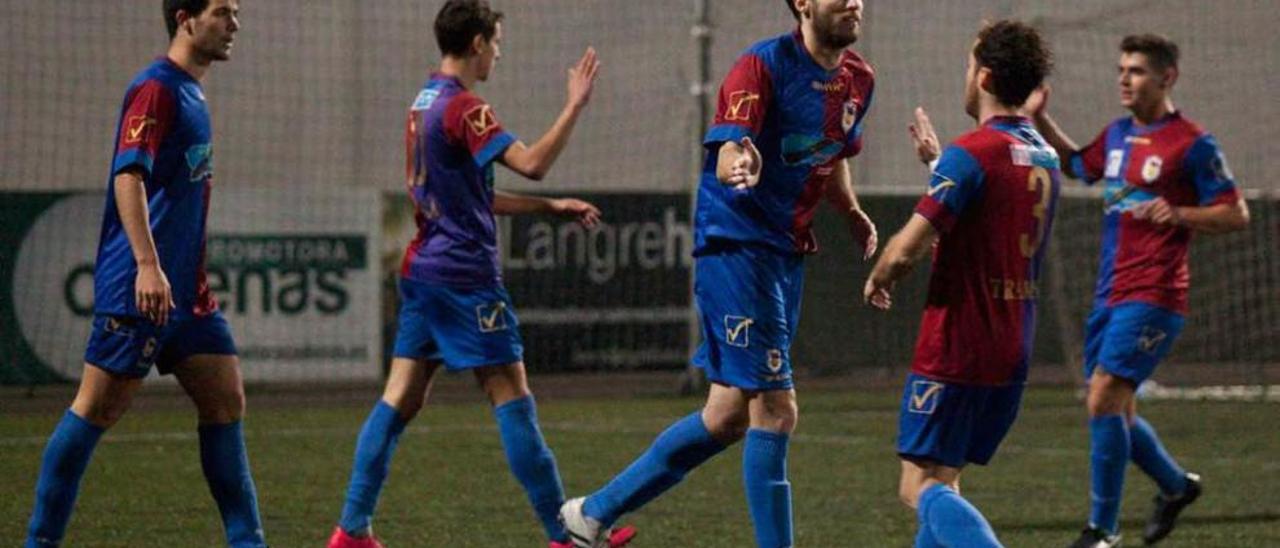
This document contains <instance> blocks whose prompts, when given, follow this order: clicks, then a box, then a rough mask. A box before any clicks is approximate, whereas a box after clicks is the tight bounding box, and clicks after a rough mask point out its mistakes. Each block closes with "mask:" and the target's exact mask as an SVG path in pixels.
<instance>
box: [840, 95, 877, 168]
mask: <svg viewBox="0 0 1280 548" xmlns="http://www.w3.org/2000/svg"><path fill="white" fill-rule="evenodd" d="M875 91H876V87H875V82H874V81H872V82H871V83H869V84H868V85H867V91H866V95H864V97H866V99H865V100H864V101H863V103H862V105H860V106H859V107H858V113H857V114H856V115H855V116H856V117H855V118H854V120H853V127H852V128H850V129H849V132H848V135H847V136H846V141H845V146H844V150H841V151H840V157H841V158H850V157H853V156H857V155H858V153H859V152H861V151H862V130H863V125H864V124H863V121H864V120H866V118H867V113H868V112H871V99H872V98H873V97H875ZM854 104H856V103H854Z"/></svg>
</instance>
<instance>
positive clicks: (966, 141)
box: [911, 116, 1061, 386]
mask: <svg viewBox="0 0 1280 548" xmlns="http://www.w3.org/2000/svg"><path fill="white" fill-rule="evenodd" d="M1060 175H1061V172H1060V171H1059V160H1058V154H1057V153H1056V152H1054V150H1053V148H1052V147H1050V146H1049V145H1048V144H1047V143H1046V142H1045V141H1044V138H1043V137H1041V135H1040V134H1039V133H1037V132H1036V130H1035V128H1034V127H1033V126H1032V125H1031V122H1030V120H1027V119H1026V118H1022V117H1015V116H1009V117H1000V116H997V117H993V118H991V119H990V120H988V121H987V122H986V123H984V124H983V125H982V126H981V127H980V128H978V129H977V130H975V131H972V132H970V133H967V134H965V135H963V136H961V137H960V138H959V139H957V140H956V141H955V142H954V143H952V144H951V145H949V146H948V147H947V148H946V149H945V150H943V151H942V156H941V157H940V158H939V160H938V165H937V167H936V168H935V170H934V172H933V175H932V178H931V180H930V181H929V192H928V194H926V195H925V196H924V197H922V198H921V199H920V201H919V203H917V204H916V209H915V212H916V213H917V214H919V215H921V216H923V217H924V218H925V219H928V220H929V222H930V224H932V225H933V227H934V228H935V229H936V230H937V231H938V233H939V239H938V244H937V247H936V248H935V249H934V255H933V272H932V274H931V276H930V278H929V293H928V297H927V299H926V302H925V309H924V317H923V319H922V320H921V322H920V335H919V338H918V339H917V341H916V352H915V360H914V362H913V363H912V366H911V370H912V372H914V373H916V374H919V375H923V376H925V377H928V378H931V379H935V380H940V381H946V382H954V383H959V384H970V385H988V386H998V385H1005V384H1010V383H1017V382H1021V381H1024V380H1025V379H1026V376H1027V364H1028V361H1029V359H1030V357H1031V348H1032V342H1033V340H1034V338H1035V324H1036V302H1037V301H1038V300H1039V297H1040V286H1039V283H1040V271H1041V263H1042V262H1043V260H1044V252H1045V247H1046V243H1047V241H1048V239H1049V233H1050V231H1051V230H1052V228H1053V216H1054V212H1055V210H1056V207H1057V201H1058V190H1059V180H1060V178H1061V177H1060Z"/></svg>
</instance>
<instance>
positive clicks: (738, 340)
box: [724, 316, 755, 348]
mask: <svg viewBox="0 0 1280 548" xmlns="http://www.w3.org/2000/svg"><path fill="white" fill-rule="evenodd" d="M753 323H755V320H753V319H751V318H748V317H746V316H725V317H724V340H725V342H727V343H729V345H730V346H737V347H739V348H746V347H747V346H750V344H751V336H750V335H751V324H753Z"/></svg>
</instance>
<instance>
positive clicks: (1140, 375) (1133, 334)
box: [1084, 302, 1184, 385]
mask: <svg viewBox="0 0 1280 548" xmlns="http://www.w3.org/2000/svg"><path fill="white" fill-rule="evenodd" d="M1183 321H1184V320H1183V317H1182V314H1178V313H1177V312H1174V311H1172V310H1169V309H1167V308H1161V307H1159V306H1155V305H1151V304H1147V303H1139V302H1129V303H1122V304H1118V305H1115V306H1098V307H1095V308H1094V309H1093V312H1092V313H1090V314H1089V321H1088V323H1086V324H1085V339H1084V341H1085V342H1084V376H1085V378H1086V379H1087V378H1090V377H1092V376H1093V369H1094V368H1095V367H1098V366H1102V370H1103V371H1106V372H1107V373H1110V374H1112V375H1115V376H1117V377H1121V378H1125V379H1128V380H1130V381H1133V383H1134V384H1135V385H1137V384H1142V381H1145V380H1147V378H1148V377H1150V376H1151V372H1152V371H1155V368H1156V364H1157V363H1160V360H1161V359H1163V358H1164V357H1165V355H1166V354H1168V353H1169V349H1170V348H1172V347H1173V341H1174V339H1176V338H1178V334H1179V333H1181V332H1182V324H1183Z"/></svg>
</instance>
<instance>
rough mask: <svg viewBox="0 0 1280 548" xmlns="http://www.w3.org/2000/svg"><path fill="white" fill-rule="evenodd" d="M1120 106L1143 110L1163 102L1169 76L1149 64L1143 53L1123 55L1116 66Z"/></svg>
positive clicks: (1164, 71)
mask: <svg viewBox="0 0 1280 548" xmlns="http://www.w3.org/2000/svg"><path fill="white" fill-rule="evenodd" d="M1116 70H1117V78H1116V82H1117V83H1118V84H1119V85H1120V104H1121V105H1123V106H1124V108H1127V109H1129V110H1145V109H1147V108H1149V107H1150V106H1151V105H1155V104H1159V103H1161V102H1163V101H1164V100H1165V95H1166V94H1167V93H1168V90H1169V88H1168V85H1169V84H1168V83H1169V82H1170V74H1168V72H1169V71H1168V70H1159V69H1157V68H1156V67H1155V66H1153V65H1152V64H1151V61H1150V59H1147V54H1145V53H1137V52H1134V53H1123V54H1121V55H1120V64H1119V65H1117V66H1116Z"/></svg>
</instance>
